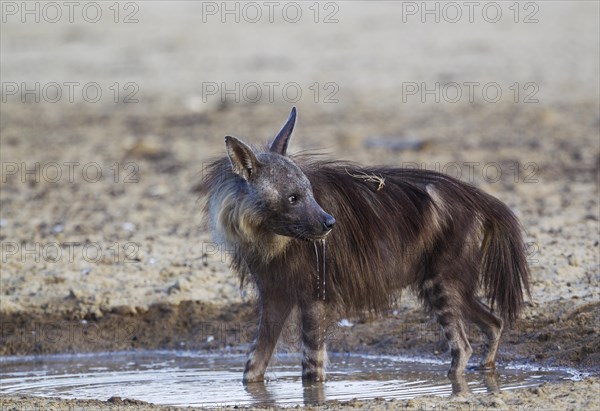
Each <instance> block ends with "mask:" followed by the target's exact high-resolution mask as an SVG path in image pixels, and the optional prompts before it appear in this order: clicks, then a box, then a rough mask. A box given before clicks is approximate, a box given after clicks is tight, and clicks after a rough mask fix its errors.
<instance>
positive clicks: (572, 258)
mask: <svg viewBox="0 0 600 411" xmlns="http://www.w3.org/2000/svg"><path fill="white" fill-rule="evenodd" d="M567 261H568V262H569V265H570V266H571V267H579V260H578V259H577V257H576V256H575V255H574V254H569V255H568V256H567Z"/></svg>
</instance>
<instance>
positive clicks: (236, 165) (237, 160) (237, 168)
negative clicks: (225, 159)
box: [225, 136, 260, 180]
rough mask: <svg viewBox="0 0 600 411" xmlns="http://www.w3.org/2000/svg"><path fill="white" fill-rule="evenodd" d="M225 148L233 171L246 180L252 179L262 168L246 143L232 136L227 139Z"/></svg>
mask: <svg viewBox="0 0 600 411" xmlns="http://www.w3.org/2000/svg"><path fill="white" fill-rule="evenodd" d="M225 146H226V147H227V155H228V156H229V161H231V169H232V171H233V172H234V173H235V174H238V175H239V176H241V177H242V178H243V179H244V180H248V179H250V177H252V176H253V175H254V174H255V173H256V171H257V170H258V167H259V166H260V163H259V162H258V159H257V158H256V154H254V151H252V149H251V148H250V147H249V146H248V145H246V144H245V143H243V142H241V141H240V140H238V139H237V138H235V137H231V136H227V137H225Z"/></svg>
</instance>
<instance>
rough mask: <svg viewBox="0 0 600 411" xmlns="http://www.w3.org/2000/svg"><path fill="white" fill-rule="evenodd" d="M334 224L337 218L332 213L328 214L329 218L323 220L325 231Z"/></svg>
mask: <svg viewBox="0 0 600 411" xmlns="http://www.w3.org/2000/svg"><path fill="white" fill-rule="evenodd" d="M334 225H335V218H333V217H332V216H330V215H329V216H327V218H326V219H325V221H323V229H324V230H325V231H329V230H331V229H332V228H333V226H334Z"/></svg>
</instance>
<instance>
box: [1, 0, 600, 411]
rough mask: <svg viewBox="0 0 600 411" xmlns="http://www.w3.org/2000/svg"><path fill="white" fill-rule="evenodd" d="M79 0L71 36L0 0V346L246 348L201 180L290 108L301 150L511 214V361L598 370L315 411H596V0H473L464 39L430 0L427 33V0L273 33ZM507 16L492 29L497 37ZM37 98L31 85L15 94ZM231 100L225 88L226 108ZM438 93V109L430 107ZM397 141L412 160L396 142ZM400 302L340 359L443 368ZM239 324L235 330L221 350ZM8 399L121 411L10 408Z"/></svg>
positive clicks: (10, 350) (201, 15) (343, 337)
mask: <svg viewBox="0 0 600 411" xmlns="http://www.w3.org/2000/svg"><path fill="white" fill-rule="evenodd" d="M75 3H76V5H77V7H76V8H75V9H74V13H73V22H72V23H71V22H70V21H69V15H68V11H69V9H68V7H67V6H65V5H64V4H63V3H60V2H59V3H57V4H58V5H59V10H61V12H62V17H61V18H60V21H59V22H57V23H52V22H50V21H49V20H52V19H54V18H55V16H56V14H55V13H54V11H53V10H51V9H49V8H46V9H44V5H45V4H44V3H41V2H28V3H27V4H28V7H30V8H32V9H33V8H34V7H39V9H40V21H39V22H36V21H35V16H31V15H26V16H21V14H20V13H21V10H20V8H21V7H24V6H23V4H25V3H20V2H7V1H2V18H3V21H2V28H1V43H0V45H1V55H0V56H1V59H2V61H1V76H2V110H1V114H0V120H1V126H0V131H1V154H0V159H1V162H2V170H1V171H2V176H1V180H0V195H1V198H0V205H1V212H0V229H1V234H0V238H1V241H2V255H1V257H2V261H1V263H2V269H1V279H0V286H1V293H0V298H1V300H0V321H1V324H2V335H1V336H0V338H1V345H0V353H1V354H4V355H15V354H38V353H52V352H88V351H105V350H114V349H131V348H178V349H181V348H184V349H207V350H217V351H218V350H225V349H227V350H230V351H231V350H233V351H236V350H244V349H245V344H247V343H248V341H249V339H250V337H251V336H252V332H253V329H254V328H253V327H254V312H253V308H252V306H253V305H252V300H253V299H252V291H251V290H248V289H246V290H245V291H243V292H240V290H239V287H238V280H237V279H236V278H235V277H234V276H233V275H232V274H231V273H229V270H228V268H227V264H226V261H225V260H226V259H225V256H224V255H223V253H219V252H218V251H217V252H215V251H214V249H213V248H212V245H211V243H210V237H209V234H208V233H207V232H206V230H205V229H204V228H203V226H202V221H201V218H200V214H199V208H200V206H201V204H200V202H199V199H198V193H197V185H198V183H199V182H200V181H201V179H202V168H203V164H204V163H205V162H206V161H208V159H210V158H211V157H213V156H215V155H221V154H223V151H224V150H223V149H224V144H223V136H224V135H226V134H233V135H237V136H240V137H244V138H246V139H247V140H248V141H251V142H254V143H263V142H266V141H267V140H268V139H269V138H270V137H272V135H273V133H274V132H275V131H276V130H277V128H278V127H279V126H280V125H281V124H282V122H283V121H284V119H285V118H286V116H287V114H288V111H289V109H290V106H291V105H292V104H295V105H297V106H298V109H299V124H298V127H297V128H296V131H295V135H294V139H293V142H292V150H304V149H317V150H322V151H324V152H327V153H331V155H335V156H336V157H340V158H346V159H350V160H356V161H360V162H363V163H367V164H389V165H395V166H402V165H404V166H407V165H408V166H414V165H415V164H417V165H419V166H420V167H426V168H431V169H442V171H446V172H448V173H450V174H453V175H458V174H460V177H461V178H462V179H463V180H466V181H470V182H472V183H473V184H475V185H477V186H479V187H482V188H483V189H485V190H487V191H488V192H490V193H492V194H494V195H495V196H497V197H499V198H500V199H502V200H503V201H505V202H507V203H508V204H509V205H510V206H511V207H512V208H513V210H514V211H515V212H516V213H517V215H518V216H519V217H520V218H521V220H522V222H523V225H524V227H525V230H526V234H527V241H528V242H530V243H531V244H532V245H531V248H530V256H529V258H530V264H531V268H532V276H533V281H532V298H531V300H530V303H529V304H528V307H527V309H526V312H525V313H524V315H523V319H522V320H521V321H520V322H519V324H518V325H517V326H516V327H515V329H514V330H512V331H510V332H508V333H507V335H506V337H505V342H504V344H503V345H502V346H501V353H500V359H501V361H506V360H518V361H524V362H528V361H536V362H540V363H544V364H555V365H566V366H570V367H574V368H576V369H578V370H581V371H585V372H589V373H591V374H590V375H591V377H589V378H587V379H585V380H583V381H579V382H569V383H564V384H554V385H547V386H544V387H542V388H540V389H534V390H523V391H522V392H518V393H517V392H504V393H500V394H489V395H479V396H467V397H462V398H453V399H440V398H434V397H431V398H424V399H419V400H416V401H411V402H408V403H407V402H405V401H404V402H402V401H396V402H391V403H382V402H380V401H372V402H367V403H348V404H328V405H325V406H324V407H325V408H340V407H354V408H373V409H375V408H379V407H384V406H386V407H388V408H392V409H396V408H397V409H405V408H406V409H413V408H414V409H419V407H421V408H425V409H429V408H432V407H436V406H437V407H444V406H455V407H461V408H463V409H479V408H481V409H490V408H502V409H504V408H506V409H508V408H516V409H535V408H536V407H537V408H538V409H594V408H595V409H598V408H599V406H600V404H599V402H598V393H599V390H600V387H599V383H598V370H599V369H600V335H599V331H598V319H599V317H600V316H599V308H600V305H599V303H598V301H599V295H600V291H599V285H598V284H599V280H600V275H599V265H598V253H599V228H600V227H599V203H598V182H599V180H598V178H599V162H600V131H599V128H600V112H599V101H598V98H599V97H598V96H599V92H600V90H599V76H598V72H599V70H600V68H599V61H600V52H599V40H598V35H599V4H598V3H597V2H595V1H572V2H566V1H565V2H561V1H546V2H542V1H540V2H529V3H517V6H516V7H515V5H514V3H513V2H491V4H492V6H489V4H490V2H482V3H479V2H475V3H476V5H477V7H476V8H475V9H474V14H473V22H470V21H469V13H468V10H469V9H468V8H467V7H466V6H465V5H464V3H461V2H458V3H455V4H457V5H458V7H459V9H460V10H461V11H462V14H463V15H462V17H461V18H460V20H459V21H458V22H457V23H452V22H450V21H449V20H450V19H453V18H454V16H455V14H454V12H453V10H450V9H447V8H446V9H444V8H443V7H444V5H445V3H435V2H430V3H427V7H430V8H434V7H436V4H437V7H439V8H440V13H441V19H440V21H439V22H436V21H435V16H433V15H422V11H423V7H425V6H424V5H422V3H421V2H397V3H393V2H368V3H367V2H361V1H347V2H330V3H320V4H317V6H315V5H314V3H312V2H297V3H293V4H294V5H297V6H298V8H300V10H301V11H302V16H301V17H300V18H299V21H298V22H296V23H291V22H290V20H293V19H295V18H296V17H295V16H296V14H295V8H289V7H290V6H289V4H290V3H277V6H276V8H275V9H274V14H273V21H272V22H270V21H269V15H268V13H269V8H268V7H269V6H267V5H266V4H265V3H262V2H258V3H254V4H257V5H258V8H259V9H260V10H261V11H262V14H263V15H262V18H261V21H259V22H258V23H251V22H250V21H249V20H250V19H254V16H255V14H254V11H253V10H251V9H249V8H246V9H244V3H237V6H236V3H233V2H231V3H228V7H230V8H232V9H233V8H234V7H239V10H240V13H239V17H240V18H239V22H236V21H235V18H236V16H235V15H226V16H221V15H220V11H221V8H222V7H224V6H223V4H222V3H220V2H217V3H212V2H204V3H202V2H173V3H167V2H164V1H151V2H129V3H127V2H122V3H113V2H97V3H94V4H96V5H97V8H98V9H99V10H100V11H101V12H102V16H101V17H100V19H99V21H98V22H96V23H92V22H89V21H87V20H86V18H87V19H88V20H93V17H94V13H93V11H94V10H95V9H94V10H92V9H85V7H86V5H88V4H89V3H79V2H75ZM115 4H116V6H115ZM36 5H37V6H36ZM286 5H288V8H287V9H285V10H287V11H286V12H285V13H287V14H285V15H284V14H282V13H283V10H284V7H286ZM94 7H96V6H94ZM212 7H216V9H217V14H216V15H212V14H210V13H207V11H210V10H213V9H212ZM293 7H296V6H293ZM413 7H416V9H414V8H413ZM486 7H487V8H486ZM490 7H492V8H490ZM511 7H512V8H511ZM484 8H485V10H486V12H487V13H489V14H486V13H484V12H483V10H484ZM84 9H85V10H86V12H85V13H84V12H83V10H84ZM497 9H500V10H501V12H502V16H501V17H500V18H499V20H498V21H497V22H495V23H492V22H489V21H486V18H487V20H491V18H493V17H494V16H495V14H494V11H495V10H497ZM515 9H516V10H519V17H518V19H517V18H516V15H515ZM15 10H16V14H13V12H14V11H15ZM115 10H118V11H119V16H118V19H116V18H115V17H116V16H115ZM244 10H246V12H244ZM315 10H319V16H318V19H317V18H316V16H315ZM413 10H416V14H414V15H413V14H411V13H412V11H413ZM443 10H446V14H444V12H443ZM44 13H45V14H44ZM127 17H129V18H130V19H136V20H137V22H130V23H125V22H124V20H125V19H126V18H127ZM527 17H528V18H529V20H530V22H528V23H527V22H525V21H524V20H527ZM24 19H25V20H26V21H25V22H23V20H24ZM327 19H330V20H331V19H333V20H337V21H331V22H329V23H325V20H327ZM422 19H425V21H422ZM532 19H537V22H535V21H531V20H532ZM116 20H118V21H116ZM316 20H317V21H316ZM517 20H518V21H517ZM36 83H39V88H38V90H39V91H38V92H35V91H34V92H32V93H29V94H26V93H25V91H24V89H25V88H27V89H35V84H36ZM474 83H477V84H478V85H473V86H472V87H473V90H474V94H473V95H472V96H470V95H469V90H470V89H469V84H474ZM54 84H57V85H58V87H56V86H55V85H54ZM90 84H91V86H90ZM236 84H238V86H237V87H238V90H239V92H238V93H237V96H236V93H235V92H234V93H229V94H226V95H225V96H221V93H220V92H221V91H223V90H224V89H225V88H226V89H227V90H232V89H235V87H236ZM256 84H257V85H258V86H259V87H260V89H261V90H262V93H263V94H262V96H261V97H260V98H256V97H257V96H256V94H255V92H256V87H255V85H256ZM453 84H457V85H458V88H457V87H456V86H454V85H453ZM86 85H87V86H86ZM485 85H488V88H487V89H486V92H484V91H483V90H484V86H485ZM490 85H491V86H490ZM84 86H86V87H84ZM415 86H416V87H417V90H416V94H412V91H413V90H414V89H413V87H415ZM69 87H72V90H73V95H69V94H70V93H69V90H70V89H69ZM214 87H216V88H217V92H216V94H211V93H212V91H213V90H214ZM269 87H272V90H274V94H273V96H272V99H271V96H269ZM436 87H437V88H438V90H439V93H440V97H439V101H437V102H436V101H435V99H436V97H435V95H433V94H422V93H421V92H422V91H424V89H427V90H434V89H436ZM284 89H285V90H286V91H287V92H286V93H283V90H284ZM457 89H460V90H461V91H462V97H461V98H459V99H458V100H459V101H457V102H453V101H452V100H453V99H454V98H455V96H456V94H455V93H456V91H457ZM497 89H500V90H501V92H502V95H501V96H500V97H496V90H497ZM56 90H60V91H61V92H62V96H60V97H59V96H57V94H56ZM84 90H85V91H84ZM97 90H100V91H101V93H102V96H101V98H99V100H98V101H97V102H92V101H93V100H95V99H96V95H97V94H96V91H97ZM298 90H300V91H301V93H302V94H301V96H300V97H297V94H296V93H297V91H298ZM317 90H318V93H317ZM516 90H518V91H519V93H518V94H516ZM36 94H37V96H36ZM36 97H37V98H38V99H39V101H36ZM22 98H24V99H25V100H26V101H25V102H23V101H22ZM115 99H116V100H118V102H115ZM236 99H237V101H236ZM496 99H497V101H495V102H492V101H493V100H496ZM124 100H127V101H128V102H124ZM132 100H137V101H136V102H134V101H132ZM253 100H256V101H253ZM271 100H272V101H271ZM381 141H384V142H385V144H387V146H386V147H379V146H377V142H381ZM403 141H417V142H419V144H417V146H415V147H413V148H412V149H408V150H407V149H405V148H403V147H398V146H396V145H397V144H398V143H401V142H403ZM36 167H37V168H36ZM26 170H30V171H29V172H26ZM31 170H34V171H31ZM35 170H37V171H35ZM57 171H58V172H59V173H60V174H57ZM98 171H101V173H102V175H101V176H99V175H98V174H97V172H98ZM95 180H97V181H95ZM329 246H330V247H334V246H335V244H331V245H329ZM403 297H404V298H403V299H402V300H401V302H400V303H399V305H398V307H396V309H395V310H393V311H391V312H390V313H389V315H388V316H386V318H383V319H373V318H369V317H368V316H365V318H359V319H352V321H353V322H354V323H355V325H354V326H353V327H352V328H351V329H341V330H340V331H339V334H338V336H339V338H337V339H336V341H332V343H331V347H332V349H334V350H338V351H339V350H350V351H355V352H370V353H399V352H402V353H409V354H417V353H418V354H425V355H434V353H438V352H439V351H440V344H439V338H438V337H439V336H438V334H437V332H436V331H435V326H434V325H432V324H431V323H428V321H429V320H428V318H427V317H426V316H425V315H424V314H422V312H421V311H420V309H419V307H418V305H417V304H416V303H415V301H414V299H413V298H412V297H411V296H410V295H406V296H403ZM424 325H425V326H424ZM236 328H237V329H242V330H244V332H241V333H239V334H237V335H236V337H235V338H234V339H233V340H232V338H231V333H229V332H228V330H230V329H236ZM209 335H212V336H213V337H214V339H213V340H212V341H208V340H210V339H208V340H207V337H208V336H209ZM292 345H293V344H292ZM281 348H282V349H287V348H290V347H287V346H286V344H283V346H282V347H281ZM292 349H293V347H292ZM436 355H437V354H436ZM439 355H441V356H442V357H443V358H447V357H444V355H445V354H439ZM0 404H1V405H0V407H2V409H18V410H21V409H28V408H34V409H35V407H37V409H44V408H51V407H52V408H53V409H73V407H75V408H77V407H81V408H83V409H86V408H93V409H109V408H110V407H115V405H114V404H109V403H102V402H81V401H80V402H73V401H50V400H39V399H32V398H21V397H0ZM117 405H118V406H119V407H121V408H120V409H129V408H131V409H135V410H141V409H159V408H161V407H154V406H151V405H148V404H139V403H138V404H135V403H122V404H117ZM427 407H429V408H427ZM527 407H530V408H527ZM436 409H437V408H436Z"/></svg>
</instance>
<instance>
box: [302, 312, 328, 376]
mask: <svg viewBox="0 0 600 411" xmlns="http://www.w3.org/2000/svg"><path fill="white" fill-rule="evenodd" d="M301 311H302V312H301V317H302V349H303V358H302V379H303V380H304V381H324V380H325V366H326V364H327V348H326V345H325V332H326V328H327V324H328V323H327V318H326V312H325V304H324V303H323V302H322V301H313V302H310V303H308V304H307V305H306V306H304V307H302V309H301Z"/></svg>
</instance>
